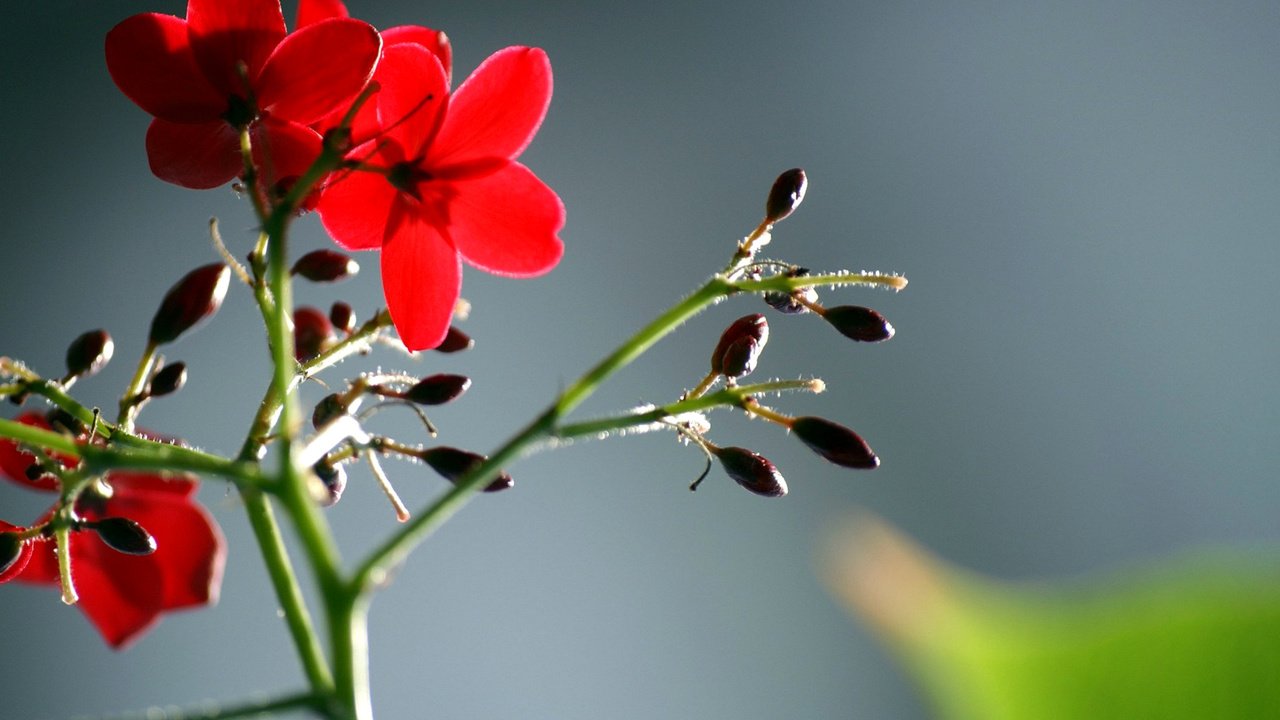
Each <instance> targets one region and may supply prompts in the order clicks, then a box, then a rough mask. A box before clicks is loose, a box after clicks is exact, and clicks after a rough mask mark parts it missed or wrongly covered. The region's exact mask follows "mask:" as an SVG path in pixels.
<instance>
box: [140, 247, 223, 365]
mask: <svg viewBox="0 0 1280 720" xmlns="http://www.w3.org/2000/svg"><path fill="white" fill-rule="evenodd" d="M230 282H231V268H230V267H227V266H226V265H223V264H222V263H213V264H212V265H205V266H204V267H199V268H196V269H195V270H192V271H191V272H189V273H187V275H186V276H185V277H183V278H182V279H181V280H179V281H178V283H177V284H176V285H174V286H173V287H172V288H170V289H169V292H168V293H167V294H166V295H165V296H164V299H163V300H161V301H160V309H159V310H157V311H156V315H155V317H154V318H152V320H151V335H150V340H151V342H152V343H153V344H155V345H163V344H165V343H171V342H173V341H174V340H177V339H178V337H179V336H180V335H182V334H183V333H185V332H186V331H188V330H190V329H191V328H193V327H195V326H196V325H197V324H199V323H200V321H201V320H204V319H205V318H208V317H212V316H213V314H214V313H216V312H218V308H220V307H222V299H223V298H225V297H226V295H227V286H228V285H229V284H230Z"/></svg>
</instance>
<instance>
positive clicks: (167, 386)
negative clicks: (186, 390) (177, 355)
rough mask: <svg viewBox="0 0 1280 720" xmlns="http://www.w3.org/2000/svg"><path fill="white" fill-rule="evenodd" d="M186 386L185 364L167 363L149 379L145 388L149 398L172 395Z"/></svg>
mask: <svg viewBox="0 0 1280 720" xmlns="http://www.w3.org/2000/svg"><path fill="white" fill-rule="evenodd" d="M186 384H187V364H186V363H184V362H175V363H169V364H168V365H165V366H164V367H162V368H160V372H158V373H156V374H155V377H153V378H151V384H150V385H148V386H147V394H148V395H150V396H151V397H164V396H165V395H172V394H173V393H176V392H178V391H179V390H181V389H182V386H183V385H186Z"/></svg>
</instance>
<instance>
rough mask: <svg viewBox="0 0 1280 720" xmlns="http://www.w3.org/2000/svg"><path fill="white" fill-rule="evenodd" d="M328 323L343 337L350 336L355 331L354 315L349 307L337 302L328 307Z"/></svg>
mask: <svg viewBox="0 0 1280 720" xmlns="http://www.w3.org/2000/svg"><path fill="white" fill-rule="evenodd" d="M329 322H331V323H333V329H334V330H336V331H338V332H340V333H342V334H343V335H350V334H351V333H353V332H355V329H356V313H355V311H354V310H352V309H351V306H350V305H348V304H346V303H344V302H342V301H341V300H339V301H338V302H335V303H334V304H333V305H331V306H330V307H329Z"/></svg>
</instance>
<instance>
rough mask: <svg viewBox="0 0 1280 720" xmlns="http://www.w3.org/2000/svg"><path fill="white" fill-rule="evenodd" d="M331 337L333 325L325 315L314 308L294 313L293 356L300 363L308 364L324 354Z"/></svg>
mask: <svg viewBox="0 0 1280 720" xmlns="http://www.w3.org/2000/svg"><path fill="white" fill-rule="evenodd" d="M331 337H333V325H331V324H330V323H329V318H328V316H326V315H325V314H324V313H322V312H320V311H319V310H317V309H315V308H313V307H300V308H296V309H295V310H294V311H293V355H294V357H296V358H297V359H298V362H306V361H308V360H310V359H312V358H314V357H315V356H317V355H319V354H320V353H321V352H324V348H325V346H326V345H327V344H328V343H329V339H330V338H331Z"/></svg>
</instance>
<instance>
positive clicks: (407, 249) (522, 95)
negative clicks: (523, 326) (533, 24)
mask: <svg viewBox="0 0 1280 720" xmlns="http://www.w3.org/2000/svg"><path fill="white" fill-rule="evenodd" d="M375 81H376V82H378V84H379V85H380V87H381V89H380V90H379V92H378V94H377V96H376V101H377V116H378V121H379V124H380V125H381V127H382V131H381V133H380V135H379V136H378V137H376V138H375V139H374V140H371V141H370V142H367V143H365V144H364V145H362V146H360V147H357V148H355V150H353V151H352V152H351V154H350V156H349V159H351V160H354V161H357V162H359V163H360V165H361V169H362V170H372V172H351V173H348V174H347V175H346V176H345V177H342V178H340V179H339V180H337V181H335V182H333V183H332V184H330V185H329V187H328V188H326V190H325V192H324V194H323V195H322V196H321V198H320V202H319V204H318V205H317V210H318V211H319V213H320V218H321V221H322V222H323V224H324V226H325V229H326V230H328V232H329V234H330V235H331V236H332V237H333V239H334V240H335V241H337V243H338V244H339V245H341V246H343V247H345V248H347V249H350V250H374V249H379V248H380V249H381V250H382V286H383V293H384V295H385V297H386V300H387V307H388V309H389V310H390V312H391V318H392V320H393V321H394V323H395V326H396V330H397V332H399V334H400V339H401V340H402V341H403V342H404V344H405V345H406V346H407V347H408V348H409V349H410V350H424V349H427V348H431V347H435V346H436V345H438V344H440V342H441V341H442V340H443V339H444V337H445V333H446V332H447V331H448V329H449V319H450V317H451V315H452V312H453V308H454V304H455V303H456V302H457V299H458V296H459V292H460V289H461V260H466V261H467V262H468V263H470V264H471V265H474V266H476V267H478V268H480V269H481V270H485V271H487V272H491V273H494V274H497V275H504V276H507V277H532V276H535V275H540V274H542V273H545V272H547V271H548V270H550V269H551V268H552V267H554V266H555V264H556V263H557V262H558V261H559V260H560V256H561V254H562V253H563V245H562V243H561V241H560V238H559V237H558V236H557V233H558V232H559V231H560V229H561V228H562V227H563V226H564V206H563V205H562V204H561V202H560V198H559V197H557V196H556V194H555V192H554V191H552V190H551V189H550V188H549V187H547V186H546V185H545V184H543V182H542V181H541V180H539V179H538V178H537V177H536V176H535V175H534V174H533V172H532V171H530V170H529V169H528V168H526V167H525V166H524V165H521V164H520V163H518V162H516V161H515V158H516V157H518V156H519V155H520V153H521V152H522V151H523V150H524V148H525V146H527V145H528V144H529V141H530V140H532V139H533V135H534V133H535V132H537V129H538V126H539V125H540V124H541V123H542V119H543V117H544V116H545V114H546V111H547V105H548V104H549V103H550V101H551V86H552V82H551V64H550V62H549V61H548V60H547V56H546V54H545V53H544V52H543V51H542V50H539V49H537V48H527V47H510V48H506V49H505V50H500V51H499V52H497V53H495V54H493V55H492V56H490V57H489V58H488V59H487V60H485V61H484V62H483V63H481V65H480V67H479V68H477V69H476V71H475V73H473V74H472V75H471V77H470V78H468V79H467V80H466V82H464V83H463V84H462V85H461V86H460V87H459V88H458V89H457V91H456V92H453V93H452V94H450V92H449V83H448V77H447V73H446V71H445V69H444V66H443V65H442V64H441V62H440V59H439V58H438V57H437V56H436V55H435V54H433V53H432V52H430V51H428V50H427V49H426V48H424V47H423V46H421V45H419V44H417V43H403V44H398V45H394V46H390V47H387V48H386V49H385V50H384V52H383V58H382V61H381V62H380V63H379V66H378V71H377V73H376V75H375Z"/></svg>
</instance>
